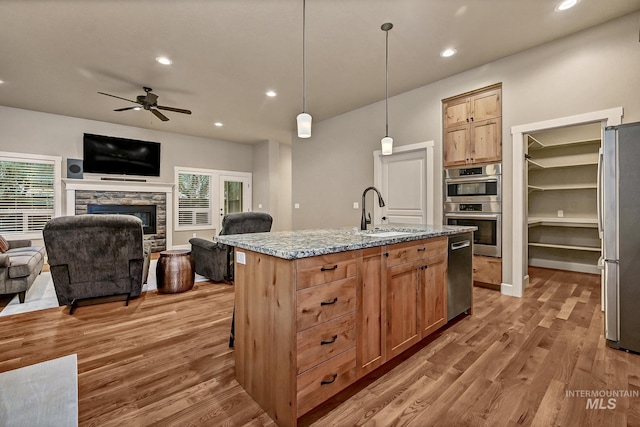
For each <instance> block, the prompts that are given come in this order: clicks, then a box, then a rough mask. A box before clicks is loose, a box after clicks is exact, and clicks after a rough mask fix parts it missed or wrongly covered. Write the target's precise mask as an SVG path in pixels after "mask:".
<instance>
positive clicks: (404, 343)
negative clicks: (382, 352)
mask: <svg viewBox="0 0 640 427" xmlns="http://www.w3.org/2000/svg"><path fill="white" fill-rule="evenodd" d="M419 267H420V264H419V263H407V264H402V265H398V266H395V267H390V268H387V358H388V359H390V358H392V357H394V356H397V355H398V354H400V353H402V352H403V351H404V350H406V349H408V348H409V347H411V346H412V345H413V344H415V343H417V342H418V341H420V326H419V324H418V284H419V277H418V276H419V272H420V270H419Z"/></svg>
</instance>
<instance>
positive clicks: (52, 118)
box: [0, 106, 253, 245]
mask: <svg viewBox="0 0 640 427" xmlns="http://www.w3.org/2000/svg"><path fill="white" fill-rule="evenodd" d="M85 132H86V133H95V134H100V135H109V136H117V137H123V138H132V139H141V140H146V141H154V142H160V143H161V144H162V146H161V147H162V148H161V165H160V177H159V178H153V177H149V178H146V179H147V180H148V181H157V182H169V183H173V181H174V175H173V174H174V170H173V168H174V166H189V167H194V168H205V169H219V170H230V171H237V172H252V169H253V146H251V145H247V144H237V143H232V142H226V141H219V140H213V139H207V138H199V137H193V136H186V135H180V134H175V133H170V132H163V131H158V130H150V129H142V128H136V127H132V126H123V125H115V124H112V123H106V122H98V121H94V120H85V119H78V118H74V117H68V116H60V115H56V114H47V113H40V112H35V111H29V110H21V109H16V108H9V107H2V106H0V151H12V152H19V153H34V154H47V155H56V156H62V157H63V172H62V176H63V177H66V167H65V164H66V159H67V158H73V159H81V158H82V136H83V134H84V133H85ZM63 190H64V189H63ZM198 235H199V236H200V235H202V237H205V238H211V237H212V236H213V232H212V231H211V232H207V231H206V230H202V231H198ZM191 236H192V232H191V231H189V232H174V233H173V244H174V245H181V244H186V243H187V242H188V240H189V238H190V237H191Z"/></svg>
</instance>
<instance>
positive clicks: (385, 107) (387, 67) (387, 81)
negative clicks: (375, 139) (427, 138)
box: [384, 30, 389, 136]
mask: <svg viewBox="0 0 640 427" xmlns="http://www.w3.org/2000/svg"><path fill="white" fill-rule="evenodd" d="M385 33H386V37H385V58H384V61H385V74H386V75H385V94H384V98H385V103H384V109H385V117H386V118H385V132H384V136H389V30H386V31H385Z"/></svg>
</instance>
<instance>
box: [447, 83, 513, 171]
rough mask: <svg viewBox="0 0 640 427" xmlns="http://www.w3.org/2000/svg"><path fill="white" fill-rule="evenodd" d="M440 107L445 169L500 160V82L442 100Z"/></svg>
mask: <svg viewBox="0 0 640 427" xmlns="http://www.w3.org/2000/svg"><path fill="white" fill-rule="evenodd" d="M442 109H443V112H442V119H443V129H444V131H443V137H444V150H443V156H444V162H443V163H444V167H445V168H452V167H463V166H466V165H473V164H483V163H496V162H500V161H501V158H502V85H501V84H496V85H493V86H488V87H485V88H482V89H478V90H475V91H472V92H467V93H464V94H461V95H456V96H454V97H451V98H447V99H443V100H442Z"/></svg>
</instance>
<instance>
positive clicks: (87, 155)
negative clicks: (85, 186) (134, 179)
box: [82, 133, 160, 176]
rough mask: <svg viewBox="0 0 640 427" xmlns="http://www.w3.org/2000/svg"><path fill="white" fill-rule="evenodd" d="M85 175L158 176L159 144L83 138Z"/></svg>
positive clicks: (85, 136) (132, 140)
mask: <svg viewBox="0 0 640 427" xmlns="http://www.w3.org/2000/svg"><path fill="white" fill-rule="evenodd" d="M83 152H84V154H83V165H82V167H83V169H84V172H86V173H104V174H115V175H141V176H160V143H158V142H149V141H139V140H136V139H126V138H115V137H112V136H103V135H94V134H90V133H85V134H84V139H83Z"/></svg>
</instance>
